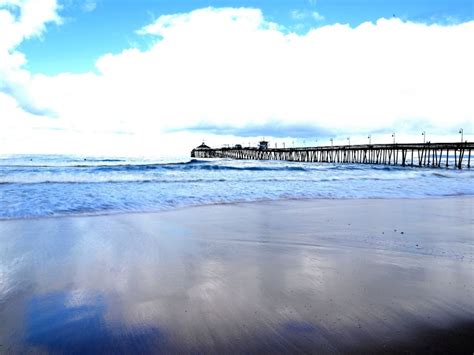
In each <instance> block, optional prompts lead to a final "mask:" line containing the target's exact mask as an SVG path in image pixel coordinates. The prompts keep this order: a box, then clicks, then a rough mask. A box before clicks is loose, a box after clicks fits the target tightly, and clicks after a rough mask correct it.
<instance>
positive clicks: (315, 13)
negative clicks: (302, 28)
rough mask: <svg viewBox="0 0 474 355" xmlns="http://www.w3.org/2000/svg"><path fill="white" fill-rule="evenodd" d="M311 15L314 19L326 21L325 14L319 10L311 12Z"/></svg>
mask: <svg viewBox="0 0 474 355" xmlns="http://www.w3.org/2000/svg"><path fill="white" fill-rule="evenodd" d="M311 16H312V17H313V19H314V20H315V21H324V16H323V15H321V14H320V13H319V12H317V11H313V12H312V13H311Z"/></svg>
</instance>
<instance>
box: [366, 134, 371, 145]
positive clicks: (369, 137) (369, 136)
mask: <svg viewBox="0 0 474 355" xmlns="http://www.w3.org/2000/svg"><path fill="white" fill-rule="evenodd" d="M367 138H368V139H369V145H371V144H372V135H371V134H369V135H368V137H367Z"/></svg>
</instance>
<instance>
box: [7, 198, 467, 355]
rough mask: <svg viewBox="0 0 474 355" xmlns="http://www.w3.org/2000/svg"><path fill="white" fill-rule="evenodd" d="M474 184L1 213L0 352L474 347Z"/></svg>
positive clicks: (361, 350)
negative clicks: (118, 209) (443, 189)
mask: <svg viewBox="0 0 474 355" xmlns="http://www.w3.org/2000/svg"><path fill="white" fill-rule="evenodd" d="M473 300H474V199H472V198H443V199H423V200H311V201H282V202H271V203H243V204H235V205H219V206H217V205H216V206H206V207H197V208H188V209H182V210H176V211H169V212H163V213H152V214H128V215H127V214H125V215H113V216H90V217H66V218H44V219H34V220H11V221H1V222H0V353H25V352H32V353H157V352H206V353H207V352H210V353H213V352H214V353H224V352H226V353H229V352H231V353H236V352H267V353H277V352H278V353H282V352H286V353H295V352H319V353H334V352H342V353H347V352H350V353H397V352H416V353H427V352H428V353H429V352H432V353H433V352H434V353H448V352H450V353H466V354H472V352H473V351H474V301H473Z"/></svg>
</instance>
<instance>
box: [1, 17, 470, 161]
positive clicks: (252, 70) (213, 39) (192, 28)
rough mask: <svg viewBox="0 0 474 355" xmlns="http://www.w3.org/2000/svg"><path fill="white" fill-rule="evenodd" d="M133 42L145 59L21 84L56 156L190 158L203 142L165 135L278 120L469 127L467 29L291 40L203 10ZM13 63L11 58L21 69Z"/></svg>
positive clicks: (129, 58) (404, 29)
mask: <svg viewBox="0 0 474 355" xmlns="http://www.w3.org/2000/svg"><path fill="white" fill-rule="evenodd" d="M139 32H140V33H141V34H143V35H147V36H150V40H151V41H153V43H152V45H151V47H150V49H148V50H146V51H140V50H138V49H127V50H124V51H123V52H122V53H120V54H116V55H112V54H106V55H104V56H103V57H101V58H100V59H99V60H98V61H97V64H96V66H97V70H98V74H94V73H84V74H60V75H56V76H44V75H29V74H27V75H26V76H25V78H24V79H22V80H18V82H21V83H22V86H21V87H22V90H23V92H24V95H26V96H28V99H29V100H30V102H31V103H32V104H34V106H35V107H40V108H42V109H45V110H52V111H54V112H55V116H56V117H57V118H56V119H55V121H54V122H55V124H56V125H57V126H58V127H60V128H61V131H54V134H53V133H51V132H48V137H51V135H54V137H70V139H59V138H56V140H57V142H55V141H54V140H53V141H48V144H49V145H48V147H49V148H50V149H51V150H54V149H56V151H57V152H62V151H64V150H67V151H68V152H69V151H70V150H74V149H76V150H78V151H84V150H85V149H89V150H91V151H92V150H94V149H96V152H97V153H98V154H99V151H102V152H103V151H106V152H107V153H111V152H119V151H120V152H123V151H125V152H129V153H131V152H133V153H136V154H138V153H142V154H143V153H147V152H148V153H149V152H150V151H152V152H154V153H156V154H172V153H174V152H176V151H178V152H182V153H186V152H187V151H189V149H190V148H191V147H192V146H193V145H195V144H199V143H200V140H201V138H205V136H204V137H203V133H195V134H192V133H182V134H180V133H174V134H169V133H167V132H169V131H170V130H171V131H176V130H179V129H183V130H186V129H187V128H190V127H194V128H195V127H196V126H199V125H203V126H204V125H205V126H209V127H218V126H225V127H227V129H226V134H229V132H230V131H229V129H228V127H236V128H245V127H250V129H249V130H250V131H251V127H252V126H255V125H259V126H260V127H261V126H264V125H265V124H269V123H271V122H275V121H278V122H281V123H282V124H295V125H300V126H301V125H314V126H317V127H322V128H326V129H329V130H332V131H335V132H342V133H341V134H348V133H349V132H352V133H351V135H352V136H353V137H354V135H356V134H360V135H361V137H362V136H365V138H366V133H365V132H374V131H377V130H384V129H390V130H397V131H399V132H400V131H405V133H410V132H411V131H413V130H418V128H417V126H416V123H417V122H420V123H421V122H422V123H423V124H425V125H426V126H423V127H426V129H427V130H431V131H432V132H435V131H438V132H441V131H442V130H444V129H445V130H452V129H453V127H454V126H456V127H458V126H464V128H465V131H467V130H468V128H466V127H467V126H466V125H470V127H471V129H472V123H473V122H474V112H473V106H472V97H474V70H473V67H472V63H474V51H473V50H472V48H471V44H470V42H471V40H472V37H473V35H474V22H469V23H463V24H457V25H453V26H439V25H426V24H419V23H410V22H402V21H400V20H398V19H390V20H386V19H380V20H379V21H377V22H376V23H364V24H362V25H360V26H358V27H356V28H351V27H350V26H348V25H340V24H336V25H330V26H323V27H320V28H317V29H313V30H311V31H309V32H308V33H306V34H304V35H296V34H293V33H290V34H287V33H286V32H285V31H281V29H280V26H279V25H277V24H274V23H271V22H268V21H266V20H265V19H264V17H263V15H262V13H261V12H260V11H259V10H258V9H213V8H207V9H200V10H196V11H193V12H190V13H185V14H177V15H169V16H161V17H160V18H158V19H157V20H156V21H155V22H154V23H152V24H150V25H148V26H145V27H144V28H142V29H141V30H140V31H139ZM17 55H18V57H17V58H15V59H12V58H10V60H12V61H13V60H15V61H16V66H17V67H21V63H22V62H24V60H25V59H24V57H22V56H21V55H19V54H17ZM0 105H1V102H0ZM0 110H1V107H0ZM12 115H15V113H12ZM0 120H1V119H0ZM1 124H2V123H1V122H0V125H1ZM0 128H1V127H0ZM40 131H41V130H40ZM240 131H242V130H240ZM116 132H120V133H123V132H128V133H130V134H116ZM402 133H403V132H400V135H401V134H402ZM39 134H40V133H38V135H39ZM41 134H46V133H44V132H43V131H41ZM413 134H416V135H417V136H418V132H413ZM0 135H1V133H0ZM256 135H257V134H256ZM398 137H399V136H398ZM365 138H364V141H365V140H366V139H365ZM221 139H222V140H221V141H220V142H221V143H227V142H228V141H229V140H233V142H235V140H237V139H238V138H235V137H232V136H226V137H225V138H224V137H223V138H221ZM211 140H212V142H211V143H214V144H217V143H219V138H218V137H214V136H213V137H211ZM242 141H245V142H247V138H245V139H244V140H242ZM355 141H356V140H355V138H353V140H352V142H355ZM10 143H11V144H12V146H11V149H13V150H14V149H15V146H14V143H12V142H10ZM66 147H67V149H66ZM117 154H119V153H117Z"/></svg>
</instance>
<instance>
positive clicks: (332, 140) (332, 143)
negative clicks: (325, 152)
mask: <svg viewBox="0 0 474 355" xmlns="http://www.w3.org/2000/svg"><path fill="white" fill-rule="evenodd" d="M330 141H331V147H332V146H334V139H332V138H331V139H330Z"/></svg>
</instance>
